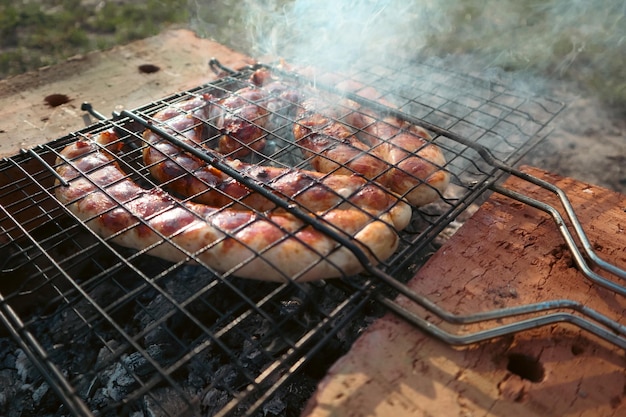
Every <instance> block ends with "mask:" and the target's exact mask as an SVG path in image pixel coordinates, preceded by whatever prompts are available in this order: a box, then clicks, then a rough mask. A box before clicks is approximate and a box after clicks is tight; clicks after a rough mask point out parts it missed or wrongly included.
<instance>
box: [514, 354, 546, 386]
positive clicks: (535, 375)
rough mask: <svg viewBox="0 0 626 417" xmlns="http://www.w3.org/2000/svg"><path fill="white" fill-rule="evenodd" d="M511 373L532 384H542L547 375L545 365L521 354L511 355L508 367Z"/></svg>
mask: <svg viewBox="0 0 626 417" xmlns="http://www.w3.org/2000/svg"><path fill="white" fill-rule="evenodd" d="M506 369H508V370H509V371H510V372H512V373H514V374H515V375H517V376H519V377H520V378H522V379H526V380H528V381H531V382H541V381H543V377H544V375H545V371H544V369H543V365H542V364H541V362H539V361H538V360H537V359H535V358H533V357H532V356H529V355H524V354H521V353H512V354H510V355H509V363H508V364H507V366H506Z"/></svg>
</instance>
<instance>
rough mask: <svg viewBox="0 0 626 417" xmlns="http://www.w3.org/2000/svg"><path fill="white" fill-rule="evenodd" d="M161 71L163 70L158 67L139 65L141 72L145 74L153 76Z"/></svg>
mask: <svg viewBox="0 0 626 417" xmlns="http://www.w3.org/2000/svg"><path fill="white" fill-rule="evenodd" d="M159 70H161V68H159V67H157V66H156V65H152V64H143V65H139V72H143V73H144V74H153V73H155V72H158V71H159Z"/></svg>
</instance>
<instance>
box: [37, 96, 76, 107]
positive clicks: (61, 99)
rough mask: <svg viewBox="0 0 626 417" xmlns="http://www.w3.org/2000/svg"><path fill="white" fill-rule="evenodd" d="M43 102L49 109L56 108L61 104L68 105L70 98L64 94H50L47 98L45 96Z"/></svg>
mask: <svg viewBox="0 0 626 417" xmlns="http://www.w3.org/2000/svg"><path fill="white" fill-rule="evenodd" d="M43 101H45V102H46V104H47V105H48V106H50V107H57V106H60V105H61V104H65V103H68V102H69V101H70V98H69V97H68V96H66V95H65V94H50V95H49V96H46V97H45V98H44V99H43Z"/></svg>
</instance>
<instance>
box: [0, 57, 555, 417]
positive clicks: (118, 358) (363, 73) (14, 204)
mask: <svg viewBox="0 0 626 417" xmlns="http://www.w3.org/2000/svg"><path fill="white" fill-rule="evenodd" d="M252 70H253V69H247V70H244V71H242V72H237V73H233V74H230V75H228V76H226V77H224V78H222V79H219V80H218V81H216V82H214V83H211V84H208V85H205V86H200V87H198V88H196V89H192V90H189V91H186V92H181V93H177V94H175V95H172V96H169V97H166V98H164V99H163V100H159V101H157V102H154V103H150V104H148V105H146V106H143V107H141V108H139V109H136V110H135V111H133V112H132V114H135V115H138V117H139V118H140V119H146V120H150V119H151V117H152V116H153V115H154V114H155V113H156V112H158V111H159V110H161V109H163V108H165V107H167V106H170V105H172V104H173V103H176V102H181V101H184V100H187V99H189V98H192V97H197V96H201V95H202V94H206V93H211V94H214V95H218V96H219V95H223V94H230V92H232V91H236V90H237V89H239V88H241V87H245V86H246V85H248V83H247V81H246V80H247V77H248V76H249V75H250V72H251V71H252ZM433 74H437V77H435V78H433ZM346 77H347V78H351V79H355V80H358V81H361V82H363V83H366V84H368V85H374V86H376V88H377V89H378V90H379V91H380V92H381V93H382V94H383V96H384V97H385V98H386V99H388V100H389V101H391V102H393V103H395V104H396V105H397V106H398V108H399V109H400V110H401V111H402V112H406V113H408V114H411V115H414V116H415V117H418V118H420V119H422V120H424V121H426V122H428V123H432V124H435V125H437V126H441V127H444V128H446V129H449V130H450V131H453V132H456V133H458V134H461V135H463V136H464V137H467V138H468V139H469V140H471V141H473V142H474V143H477V144H480V145H482V146H484V147H486V148H487V149H489V152H490V153H491V154H492V155H493V156H494V157H495V158H497V159H498V160H500V161H503V162H507V163H513V162H515V161H516V160H517V158H519V157H520V156H521V155H522V154H523V153H524V152H525V151H526V150H528V149H530V148H531V147H532V146H534V144H536V143H537V142H538V141H539V140H541V139H542V138H543V137H544V136H545V135H546V134H547V133H548V132H547V129H546V126H547V125H548V123H549V122H550V121H551V120H552V118H554V117H555V116H556V115H557V114H558V112H559V111H560V110H561V108H562V105H561V104H559V103H557V102H554V101H551V100H546V99H543V98H536V97H532V96H528V95H526V94H522V93H519V92H513V91H510V90H508V89H506V88H504V87H503V86H501V85H499V84H495V83H491V82H485V81H481V80H478V79H473V78H470V77H467V76H463V75H459V74H456V73H454V72H449V71H444V70H442V69H441V68H435V67H429V66H427V65H418V64H415V63H412V64H408V65H407V66H405V67H402V68H394V69H389V68H386V67H384V66H383V65H378V64H375V65H371V66H368V67H366V68H364V69H360V70H358V71H355V72H353V73H349V74H346ZM278 118H279V119H283V120H284V124H285V125H289V124H290V123H293V120H292V119H290V118H289V117H287V116H284V115H279V117H278ZM151 122H154V121H151ZM208 122H209V123H210V121H208ZM112 127H113V128H115V129H116V131H117V132H118V134H119V135H120V137H121V139H120V140H121V141H124V142H125V143H126V146H125V148H124V154H123V155H121V156H120V162H121V164H122V165H123V166H124V169H125V171H126V172H127V173H128V175H129V177H130V178H132V179H133V180H135V181H137V182H138V183H141V184H142V185H144V186H147V187H151V186H154V181H153V180H152V179H151V178H150V177H149V175H148V171H147V169H146V167H145V166H143V164H142V163H141V147H142V146H144V141H143V138H142V136H141V133H142V132H143V130H144V129H143V127H142V126H140V125H139V124H138V123H137V121H136V120H134V119H132V118H129V117H127V116H123V115H120V116H118V117H116V118H114V119H112V120H106V121H103V122H100V123H97V124H95V125H93V126H91V127H89V128H86V129H84V130H82V131H80V132H76V133H73V134H70V135H68V136H67V137H64V138H61V139H59V140H57V141H54V142H52V143H49V144H46V145H43V146H39V147H37V148H35V149H32V150H29V151H23V152H22V154H20V155H16V156H14V157H11V158H7V159H5V160H4V161H2V164H1V165H0V178H1V180H0V184H1V186H0V201H1V203H2V206H1V208H2V212H1V214H0V227H1V229H0V232H1V234H0V245H1V248H2V253H4V254H6V255H5V257H4V259H3V260H2V261H1V265H2V268H1V274H2V280H3V282H10V284H9V285H8V286H7V287H6V288H3V289H2V291H1V296H2V299H1V304H0V307H1V312H2V316H1V318H2V320H3V322H4V324H5V325H6V327H7V329H9V331H10V332H11V333H12V335H13V336H14V338H15V340H16V341H17V342H18V344H19V346H20V348H21V349H22V350H23V351H24V352H25V354H26V355H27V356H28V357H29V358H30V359H31V360H32V362H33V363H34V364H35V366H36V367H37V368H38V370H39V371H40V372H41V373H42V374H43V375H44V376H45V381H46V382H47V383H48V384H49V385H50V387H51V388H52V389H53V390H54V391H55V393H56V394H57V395H58V398H60V399H61V400H62V402H63V405H59V403H58V401H54V400H48V401H46V402H43V404H42V403H39V404H37V406H38V407H41V409H40V410H39V411H40V412H41V414H45V413H48V414H58V415H64V414H68V413H69V414H74V415H91V414H94V415H121V414H127V415H129V414H133V413H140V412H143V413H147V412H148V411H149V412H150V413H153V414H157V415H183V414H185V413H186V412H194V413H199V414H201V415H246V414H248V415H250V414H254V413H257V412H258V413H263V412H265V413H267V411H268V409H269V408H267V407H269V406H268V404H270V405H272V404H274V403H273V402H272V401H273V399H274V398H277V397H278V398H283V400H282V401H283V402H285V401H287V400H285V398H287V397H289V396H288V395H287V396H283V397H280V394H281V390H282V394H283V395H284V391H285V390H293V389H294V388H293V386H291V385H289V382H290V381H291V380H293V379H295V376H299V377H300V379H299V380H298V382H297V384H298V385H299V386H301V387H305V388H303V391H304V393H303V394H302V397H303V398H306V396H307V394H310V393H311V392H312V389H313V388H314V386H315V381H316V378H318V377H320V376H321V375H317V372H318V371H317V370H316V369H315V365H319V364H318V363H317V362H316V360H317V359H316V358H318V357H322V358H323V359H322V361H323V362H329V361H332V359H333V358H334V357H337V356H338V355H340V354H341V352H344V351H345V350H346V349H348V348H349V344H350V342H351V341H352V340H353V339H354V337H356V335H357V334H358V333H359V331H360V330H362V326H364V324H360V325H359V324H355V323H358V322H359V321H357V320H355V317H360V318H361V319H362V318H363V315H364V312H363V311H364V310H366V311H368V312H369V314H372V311H380V309H381V307H380V305H379V304H378V303H375V302H373V301H372V300H373V298H372V293H371V292H370V291H368V288H367V286H365V287H361V286H360V285H350V283H351V282H352V281H353V280H354V282H358V283H362V282H371V281H370V279H371V278H369V277H367V276H363V277H344V280H342V281H341V282H346V283H348V284H349V285H328V283H324V282H319V283H311V284H302V283H296V282H286V283H284V284H274V283H265V282H257V281H252V280H245V279H239V278H236V277H235V276H232V275H230V274H216V273H215V271H212V270H211V269H210V268H206V267H202V266H191V265H186V264H183V263H174V264H173V263H169V262H165V261H161V260H159V259H157V258H154V257H150V256H146V255H142V253H141V252H137V251H134V250H130V249H126V248H122V247H120V246H117V245H115V244H113V243H111V242H110V241H109V240H106V239H102V238H101V237H99V236H98V235H97V234H95V233H94V232H92V231H91V230H90V229H89V228H87V227H85V225H84V224H83V223H82V222H80V221H77V219H76V218H73V216H72V215H70V214H69V213H68V211H67V210H66V209H65V208H64V207H63V206H62V205H59V203H58V202H57V200H56V199H55V198H54V195H53V190H54V189H55V187H58V186H59V185H55V180H57V178H56V177H55V173H54V170H53V169H51V167H52V168H53V167H54V166H55V160H56V158H57V157H58V155H59V152H60V151H61V149H63V148H64V147H65V146H66V145H68V144H70V143H72V142H74V141H75V140H77V139H79V138H84V137H85V136H86V135H95V134H98V133H100V132H102V131H105V130H107V129H110V128H112ZM284 132H285V129H284V126H281V125H280V123H279V125H278V126H277V127H276V128H275V129H274V130H272V131H270V132H267V133H268V134H269V135H270V136H271V137H272V138H273V140H274V141H275V142H281V143H280V144H279V145H281V146H275V147H272V146H269V147H267V150H265V152H266V153H265V154H260V153H257V154H254V155H253V157H252V158H253V160H252V162H255V163H271V164H273V165H279V166H280V165H283V164H287V163H288V162H285V161H289V158H291V156H289V157H288V158H287V159H284V158H278V157H279V156H281V155H284V154H288V153H289V152H287V151H285V150H284V148H283V147H282V145H284V143H291V142H292V140H291V139H289V138H284V137H283V135H284ZM206 139H207V140H208V141H210V139H211V137H207V138H206ZM433 141H434V142H435V143H436V144H437V145H438V146H439V147H441V148H442V150H443V151H444V153H445V156H446V160H447V163H446V166H445V167H443V168H444V169H445V170H446V171H448V172H449V173H450V175H451V177H452V184H451V186H450V188H449V191H448V192H446V194H445V195H444V196H442V198H441V200H440V201H439V202H437V203H435V204H431V205H429V206H427V207H424V208H422V209H419V210H414V215H413V220H412V223H411V225H410V227H409V228H408V230H407V231H406V232H405V233H403V234H402V235H401V244H400V248H399V250H398V251H397V253H396V254H395V255H394V256H393V257H391V258H390V259H388V260H387V261H385V262H383V263H382V265H381V269H382V270H385V271H387V272H388V273H390V274H392V275H393V276H394V277H395V278H397V279H398V280H399V281H402V280H405V279H408V278H410V276H411V275H412V274H413V272H414V268H413V267H414V266H415V265H414V264H416V263H419V262H421V261H420V260H418V258H420V257H421V255H420V254H421V253H422V252H423V251H424V250H425V248H427V247H428V245H429V244H430V242H431V241H432V240H433V239H434V238H435V237H436V236H437V235H438V234H439V233H440V232H441V231H442V230H443V229H444V228H445V227H446V226H447V225H448V224H449V223H450V222H451V221H453V220H454V219H455V218H456V217H457V216H458V215H459V214H460V213H461V212H463V211H464V210H465V209H466V208H467V207H468V206H469V205H470V204H471V203H472V202H474V201H475V200H476V199H479V198H483V197H484V193H485V190H487V188H488V187H489V185H490V184H492V183H493V182H495V181H496V180H497V179H498V177H499V176H500V175H501V172H500V171H498V170H497V169H495V168H494V167H493V166H492V165H490V164H488V163H485V162H484V161H483V159H482V158H481V157H480V155H479V154H478V153H477V152H476V151H475V150H474V149H471V148H470V147H467V146H465V145H463V144H460V143H458V142H456V141H454V140H451V139H449V138H447V137H445V136H440V135H437V134H434V135H433ZM291 146H294V145H291ZM254 158H256V159H254ZM301 166H304V167H306V165H301ZM234 272H235V273H236V271H234ZM364 280H365V281H364ZM329 283H330V281H329ZM359 288H361V289H359ZM378 290H379V291H383V290H384V288H380V286H379V288H378ZM365 307H367V308H365ZM361 323H362V322H361ZM311 363H313V364H314V365H313V366H312V365H310V364H311ZM329 364H330V363H326V364H325V366H328V365H329ZM322 369H323V366H322ZM33 379H35V378H34V377H33ZM37 383H38V384H43V382H42V381H41V380H37V379H35V383H34V385H36V384H37ZM306 387H308V388H306ZM297 405H300V406H301V405H302V404H301V403H298V404H297ZM283 406H284V407H287V408H288V407H289V406H290V405H289V404H283ZM263 407H265V408H263Z"/></svg>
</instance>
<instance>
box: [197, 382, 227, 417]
mask: <svg viewBox="0 0 626 417" xmlns="http://www.w3.org/2000/svg"><path fill="white" fill-rule="evenodd" d="M228 399H229V395H228V392H226V391H222V390H219V389H216V388H213V389H210V390H209V391H207V393H206V394H204V396H203V397H202V401H201V406H202V411H203V413H204V414H206V415H208V416H212V415H214V414H216V413H217V412H218V411H220V410H221V409H222V408H223V407H224V406H225V405H226V404H227V403H228Z"/></svg>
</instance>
